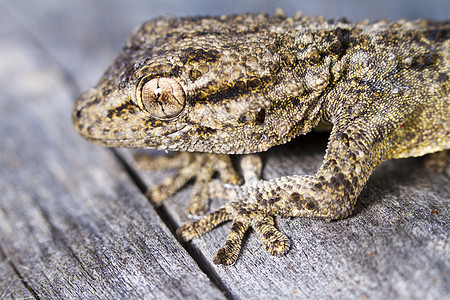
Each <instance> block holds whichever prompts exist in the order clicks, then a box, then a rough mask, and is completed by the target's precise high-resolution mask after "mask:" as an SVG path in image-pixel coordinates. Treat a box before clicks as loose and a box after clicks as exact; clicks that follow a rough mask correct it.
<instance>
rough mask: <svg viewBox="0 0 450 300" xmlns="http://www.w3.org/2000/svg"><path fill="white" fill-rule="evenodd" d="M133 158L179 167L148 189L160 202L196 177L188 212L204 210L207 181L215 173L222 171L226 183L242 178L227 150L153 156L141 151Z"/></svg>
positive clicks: (147, 165) (153, 166) (149, 165)
mask: <svg viewBox="0 0 450 300" xmlns="http://www.w3.org/2000/svg"><path fill="white" fill-rule="evenodd" d="M134 158H135V160H136V163H137V164H138V166H139V167H141V168H142V169H146V170H163V169H172V168H179V170H178V172H177V173H175V175H173V176H172V177H169V178H167V179H165V180H163V181H162V182H161V183H160V184H159V185H157V186H154V187H151V188H149V189H148V190H147V191H146V193H145V194H146V196H147V197H148V198H149V199H150V200H151V201H152V202H153V203H154V204H157V205H159V204H161V203H162V202H163V201H164V200H165V199H166V198H167V197H169V196H171V195H173V194H175V193H176V192H177V191H178V190H179V189H181V188H182V187H183V186H184V185H185V184H186V182H188V181H189V180H191V179H193V178H196V180H195V185H194V192H193V195H192V197H191V202H190V205H189V207H188V212H189V213H190V214H192V215H201V214H204V212H205V210H206V201H207V199H208V198H209V193H208V184H209V182H210V181H211V180H212V179H213V176H214V174H215V173H219V175H220V178H221V179H222V181H223V182H225V183H229V184H240V183H241V182H242V180H241V178H240V176H239V174H238V173H237V172H236V170H235V169H234V167H233V164H232V161H231V158H230V156H228V155H225V154H209V153H188V152H180V153H177V154H175V155H173V156H170V157H168V156H157V157H152V156H150V155H147V154H142V153H139V154H137V155H135V156H134Z"/></svg>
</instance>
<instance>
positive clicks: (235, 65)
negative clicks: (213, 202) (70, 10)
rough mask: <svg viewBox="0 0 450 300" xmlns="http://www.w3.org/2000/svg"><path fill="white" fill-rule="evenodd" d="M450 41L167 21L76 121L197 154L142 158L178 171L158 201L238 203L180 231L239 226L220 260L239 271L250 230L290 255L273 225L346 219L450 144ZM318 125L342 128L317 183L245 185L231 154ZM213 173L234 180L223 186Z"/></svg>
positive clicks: (112, 142)
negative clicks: (402, 162) (414, 161)
mask: <svg viewBox="0 0 450 300" xmlns="http://www.w3.org/2000/svg"><path fill="white" fill-rule="evenodd" d="M449 32H450V22H448V21H447V22H433V21H427V20H416V21H406V20H400V21H397V22H388V21H379V22H377V23H374V24H369V23H367V22H361V23H358V24H349V23H346V22H345V21H344V22H336V23H332V22H326V21H324V20H323V18H312V19H311V18H303V17H301V16H299V15H296V16H295V17H293V18H286V17H285V16H284V15H282V14H281V13H279V12H278V13H276V14H275V16H268V15H251V14H245V15H238V16H226V17H217V18H210V17H205V18H161V19H157V20H153V21H150V22H147V23H145V24H143V25H142V26H141V27H140V28H138V29H137V31H136V32H135V33H133V34H132V35H131V36H130V38H129V39H128V41H127V43H126V46H125V48H124V49H123V51H122V52H121V53H120V55H119V57H118V58H117V59H116V61H115V62H114V64H113V65H112V66H111V67H110V68H109V69H108V70H107V71H106V73H105V74H104V76H103V77H102V78H101V79H100V81H99V83H98V85H97V86H96V87H95V88H93V89H90V90H88V91H86V92H85V93H84V94H83V95H81V96H80V98H79V99H78V100H77V102H76V104H75V108H74V112H73V122H74V124H75V127H76V129H77V130H78V132H79V133H80V134H81V135H82V136H83V137H84V138H86V139H88V140H90V141H92V142H95V143H98V144H101V145H106V146H114V147H116V146H124V147H133V148H151V149H161V150H163V149H164V150H171V151H187V152H182V153H181V154H180V155H178V156H175V157H173V158H167V157H162V158H161V157H160V158H155V160H154V165H152V161H151V160H149V158H148V157H147V158H146V157H140V159H139V160H140V161H141V163H142V164H143V165H147V167H148V168H153V169H155V168H160V167H180V171H179V172H178V173H177V174H176V175H175V176H174V177H172V178H169V179H167V180H166V181H164V182H163V183H162V184H161V185H160V186H158V187H154V188H151V189H149V191H148V193H147V195H148V196H149V198H150V199H152V200H153V201H154V202H155V203H160V202H161V201H162V200H164V198H166V197H168V196H170V195H171V194H173V193H175V192H176V191H177V190H178V189H179V188H181V186H182V185H183V184H184V183H185V182H186V181H187V180H189V179H191V178H193V177H196V178H197V181H196V188H195V193H194V195H193V200H192V204H191V207H190V211H191V212H193V213H199V212H202V211H204V209H205V199H206V198H226V199H228V200H229V203H228V204H226V205H225V206H223V207H222V208H220V209H218V210H217V211H215V212H212V213H210V214H208V215H206V216H204V217H202V218H201V219H199V220H197V221H195V222H192V223H187V224H185V225H183V226H181V227H180V228H179V230H178V233H179V235H180V236H181V237H182V238H183V239H185V240H190V239H192V238H194V237H196V236H198V235H200V234H202V233H204V232H205V231H208V230H210V229H212V228H214V227H216V226H217V225H218V224H220V223H222V222H225V221H232V222H233V225H232V229H231V232H230V234H229V236H228V238H227V241H226V243H225V244H224V246H223V247H222V248H221V249H220V250H219V251H218V253H217V254H216V256H215V258H214V262H215V263H217V264H225V265H229V264H232V263H234V262H235V260H236V258H237V256H238V254H239V251H240V247H241V242H242V237H243V235H244V233H245V231H246V230H247V229H248V228H249V227H253V228H254V229H255V230H256V232H257V233H258V234H259V235H260V237H261V239H262V241H263V242H264V244H265V247H266V249H267V250H268V251H269V252H270V254H272V255H282V254H284V253H286V252H287V250H288V249H289V240H288V239H287V238H286V237H285V235H284V234H282V233H281V232H279V231H278V230H277V229H276V228H275V227H274V222H273V217H274V216H281V217H317V218H324V219H327V220H331V219H339V218H343V217H346V216H348V215H349V214H350V213H351V212H352V210H353V207H354V205H355V202H356V199H357V196H358V195H359V193H360V192H361V189H362V188H363V187H364V185H365V183H366V181H367V179H368V178H369V176H370V175H371V173H372V171H373V170H374V168H375V167H376V166H377V165H378V164H380V163H381V162H383V161H385V160H387V159H391V158H402V157H408V156H420V155H424V154H426V153H431V152H436V151H440V150H444V149H448V148H450V108H449V107H450V102H449V90H450V81H449V76H450V41H449ZM319 123H329V124H332V131H331V134H330V138H329V143H328V149H327V151H326V154H325V158H324V161H323V164H322V166H321V167H320V169H319V170H318V172H317V173H316V174H315V175H313V176H297V175H294V176H286V177H281V178H276V179H272V180H256V179H258V175H256V174H254V175H253V177H254V178H252V179H249V178H250V177H252V176H251V175H247V176H245V177H246V183H244V184H242V185H239V184H240V179H239V176H238V175H237V173H236V172H235V170H234V169H233V167H232V164H231V160H230V158H229V156H228V154H244V153H254V152H261V151H266V150H267V149H269V148H270V147H272V146H275V145H278V144H282V143H286V142H288V141H290V140H291V139H292V138H294V137H295V136H298V135H300V134H306V133H307V132H309V131H311V130H312V129H313V128H314V127H316V126H317V125H318V124H319ZM188 152H207V153H188ZM249 161H250V163H247V165H250V166H252V165H253V163H252V161H251V160H249ZM254 163H255V164H257V163H258V161H255V162H254ZM258 168H259V167H255V168H254V169H258ZM215 172H219V173H220V176H221V179H222V180H223V181H224V182H226V183H232V184H223V183H222V182H218V181H217V180H212V176H213V173H215ZM254 172H257V170H256V171H254ZM251 173H252V172H250V173H249V174H251Z"/></svg>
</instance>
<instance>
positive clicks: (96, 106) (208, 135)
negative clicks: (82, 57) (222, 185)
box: [73, 15, 328, 153]
mask: <svg viewBox="0 0 450 300" xmlns="http://www.w3.org/2000/svg"><path fill="white" fill-rule="evenodd" d="M236 18H237V17H236ZM248 18H253V19H252V20H250V19H245V18H244V19H245V20H244V19H242V18H241V19H236V20H229V19H224V20H223V19H212V18H207V19H206V18H205V19H201V18H200V19H190V20H189V19H163V20H157V21H152V22H148V23H146V24H144V25H143V26H141V28H139V29H138V31H136V33H135V34H133V35H132V36H131V37H130V38H129V40H128V41H127V44H126V47H125V49H124V50H123V51H122V53H121V54H120V55H119V57H118V58H117V60H116V61H115V63H114V64H113V65H112V66H111V67H110V68H109V69H108V70H107V72H106V73H105V75H104V76H103V77H102V79H101V80H100V82H99V83H98V85H97V87H96V88H94V89H90V90H88V91H87V92H85V93H84V94H82V95H81V96H80V98H79V99H78V100H77V102H76V104H75V109H74V113H73V120H74V124H75V127H76V128H77V130H78V131H79V132H80V134H81V135H82V136H84V137H85V138H87V139H88V140H91V141H93V142H97V143H100V144H103V145H107V146H124V147H140V148H151V149H168V150H187V151H200V152H217V153H248V152H258V151H265V150H267V149H268V148H270V147H271V146H273V145H276V144H280V143H283V142H286V141H288V140H289V139H290V138H292V137H293V136H295V135H296V134H298V132H299V131H301V130H298V126H297V128H295V127H296V124H298V123H299V122H301V120H302V118H303V119H304V118H306V117H310V116H309V114H312V113H313V112H312V111H311V107H313V106H314V105H313V104H314V103H315V100H314V99H315V98H317V95H318V94H319V93H320V92H321V91H322V90H323V88H324V87H325V85H326V83H327V82H326V81H327V77H324V76H325V75H324V74H322V73H320V72H317V70H316V69H314V70H315V73H314V72H312V71H308V70H307V69H305V68H304V67H302V68H297V67H296V65H299V60H301V57H300V56H298V53H296V56H294V53H293V52H292V51H293V50H292V51H291V52H289V51H288V50H289V49H291V48H292V49H293V47H298V41H295V40H294V38H291V37H289V36H280V35H277V34H275V33H274V32H272V31H273V30H272V29H271V28H270V22H269V24H268V22H267V20H266V22H264V20H259V21H258V20H257V17H256V16H251V15H249V16H248ZM230 24H233V25H230ZM280 38H281V39H284V40H283V41H282V43H281V42H280ZM283 49H284V50H283ZM286 49H287V50H286ZM285 50H286V51H285ZM305 52H306V50H305ZM308 55H309V57H310V56H311V53H309V54H308V53H306V54H305V56H308ZM313 55H314V53H313ZM299 57H300V58H299ZM305 61H307V60H306V59H305ZM308 62H309V61H308ZM311 70H313V69H311ZM299 74H300V75H299ZM326 75H328V74H326ZM305 78H306V79H305ZM312 102H314V103H312ZM307 121H308V120H306V121H305V124H306V123H307ZM305 127H307V126H306V125H305ZM308 130H309V129H308ZM304 131H305V130H304Z"/></svg>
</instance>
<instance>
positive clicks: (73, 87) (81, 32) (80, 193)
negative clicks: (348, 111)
mask: <svg viewBox="0 0 450 300" xmlns="http://www.w3.org/2000/svg"><path fill="white" fill-rule="evenodd" d="M93 3H94V2H90V1H77V2H74V3H71V4H67V3H64V2H61V1H56V0H55V1H9V2H4V3H1V4H0V41H1V44H0V134H1V137H2V139H1V142H0V153H1V157H0V299H2V298H7V299H8V298H15V299H17V298H41V299H47V298H66V299H68V298H97V297H98V298H103V299H106V298H150V299H151V298H158V299H159V298H167V299H169V298H171V299H174V298H178V299H181V298H182V299H185V298H204V299H222V298H241V299H259V298H270V299H274V298H299V299H312V298H336V299H339V298H347V299H349V298H350V299H351V298H354V299H361V298H365V297H368V298H371V299H388V298H390V299H394V298H395V299H421V298H423V299H438V298H439V299H441V298H445V297H448V296H449V295H450V280H449V278H450V277H449V271H450V240H449V235H450V222H449V221H450V220H449V216H450V213H449V208H448V204H449V195H450V184H449V183H450V182H449V179H448V178H446V177H445V176H443V175H436V174H432V173H430V172H428V171H427V170H426V169H425V168H424V167H423V165H422V161H421V159H406V160H398V161H389V162H387V163H385V164H383V165H382V166H380V167H379V168H378V169H377V170H376V172H375V173H374V175H373V176H372V177H371V179H370V181H369V183H368V185H367V186H366V188H365V189H364V190H363V192H362V194H361V196H360V198H359V201H358V205H357V207H356V211H355V213H354V214H353V216H351V217H350V218H347V219H345V220H341V221H337V222H330V223H328V222H324V221H317V220H308V219H292V220H284V219H277V226H278V228H280V230H282V231H283V232H284V233H286V234H287V235H288V236H289V237H290V239H291V242H292V247H291V249H290V251H289V253H288V254H287V255H286V256H284V257H282V258H275V257H271V256H270V255H268V254H267V253H266V252H265V250H264V247H263V246H262V245H261V243H260V242H259V241H258V239H257V237H256V234H255V233H254V232H250V233H249V234H247V239H246V241H245V244H244V247H243V251H242V253H241V255H240V256H239V260H238V262H237V263H236V264H235V265H233V266H231V267H223V266H214V265H212V264H211V263H210V261H211V258H212V256H213V255H214V253H215V251H216V250H217V249H218V248H219V247H220V246H221V243H223V241H224V240H225V237H226V235H227V232H228V230H229V227H230V224H225V225H224V226H221V227H219V228H218V229H216V230H214V231H212V232H210V233H208V234H205V235H204V236H202V237H199V238H196V239H194V241H193V242H191V243H188V244H185V245H181V244H179V243H178V242H177V240H176V239H175V238H174V236H173V230H174V228H176V227H177V226H178V225H179V224H180V223H181V222H184V221H187V220H189V218H188V216H187V215H186V213H185V208H186V206H187V200H188V198H189V195H190V192H191V189H190V188H189V187H187V188H185V189H183V191H182V192H181V193H179V194H177V195H176V196H174V197H173V198H171V199H169V200H168V201H167V202H166V203H165V204H164V206H163V207H162V208H161V209H158V210H155V209H154V208H153V207H152V206H151V205H150V204H149V202H148V201H147V200H146V199H145V197H143V195H142V192H141V191H140V189H139V184H137V183H136V178H132V176H130V174H129V172H127V170H126V167H124V166H123V165H122V162H121V160H122V159H123V160H124V161H125V162H126V164H127V165H128V167H129V168H130V169H131V170H132V172H136V174H137V176H139V177H140V179H141V180H142V181H143V182H144V183H145V184H146V185H153V184H155V183H157V182H158V181H159V180H161V178H163V177H164V176H167V175H168V174H169V173H170V172H153V173H146V172H142V171H140V170H136V168H135V165H134V163H133V161H132V159H131V153H132V151H130V150H120V151H118V152H117V153H118V155H119V157H121V158H120V159H119V158H118V157H117V156H116V155H114V153H113V152H112V151H110V150H108V149H104V148H101V147H98V146H95V145H91V144H89V143H87V142H85V141H83V140H82V139H81V138H80V137H78V136H77V134H76V133H75V131H74V130H73V129H72V125H71V120H70V113H71V109H72V103H73V99H74V98H75V97H76V96H77V94H78V93H80V92H81V89H84V88H87V87H89V86H91V85H92V84H93V83H95V80H97V79H98V77H99V76H100V75H101V73H102V72H103V70H104V69H105V68H106V66H107V65H108V64H109V63H110V62H111V61H112V59H113V58H114V56H115V53H116V52H117V51H118V49H119V46H120V45H121V44H122V43H123V41H124V39H125V37H126V35H127V34H128V32H129V31H130V30H131V28H132V27H134V26H136V25H137V24H139V23H140V22H141V21H143V20H145V19H146V18H147V17H152V16H154V15H156V14H163V13H167V11H164V10H158V7H157V6H155V5H156V4H151V3H150V4H149V3H148V1H147V2H145V1H142V2H139V1H132V2H127V3H129V6H125V5H124V4H123V3H119V2H116V1H103V2H102V1H96V2H95V4H93ZM152 5H153V6H152ZM180 5H181V4H180ZM177 7H178V6H177ZM180 7H181V6H180ZM106 8H108V10H106V11H105V9H106ZM144 8H146V9H147V11H149V13H148V14H147V13H146V12H145V9H144ZM163 8H164V7H163ZM163 8H161V9H163ZM166 8H167V7H166ZM178 8H179V7H178ZM190 9H191V10H189V9H187V10H183V12H185V13H191V14H195V13H196V12H198V13H202V14H205V13H207V12H205V11H203V10H201V9H198V10H197V11H196V10H195V8H190ZM243 9H245V8H243ZM267 9H269V8H267ZM246 10H248V9H246ZM119 12H120V13H119ZM173 12H176V11H173ZM225 12H229V11H225ZM235 12H239V11H238V10H235ZM212 13H217V12H212ZM178 14H180V13H178ZM133 16H135V17H133ZM364 17H366V16H364ZM80 87H81V88H80ZM325 147H326V135H323V134H316V135H313V136H306V137H302V138H300V139H298V140H297V141H296V142H295V143H292V144H289V145H286V146H282V147H276V148H274V149H272V150H271V151H269V152H268V153H266V154H264V155H263V158H264V161H265V169H264V173H263V176H264V178H266V179H269V178H273V177H278V176H281V175H289V174H312V173H314V172H315V171H316V169H317V167H318V166H319V165H320V163H321V160H322V156H323V153H324V151H325ZM141 188H142V187H141ZM220 204H221V202H220V201H212V202H211V208H214V207H217V206H219V205H220ZM166 224H167V225H169V227H170V228H171V229H170V230H169V229H168V228H167V225H166ZM184 247H185V248H186V249H187V250H188V251H186V249H185V248H184ZM199 266H200V267H199Z"/></svg>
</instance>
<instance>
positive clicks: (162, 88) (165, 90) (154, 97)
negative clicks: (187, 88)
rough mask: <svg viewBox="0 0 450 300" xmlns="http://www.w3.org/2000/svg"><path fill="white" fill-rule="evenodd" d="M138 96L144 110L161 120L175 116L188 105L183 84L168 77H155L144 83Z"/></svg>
mask: <svg viewBox="0 0 450 300" xmlns="http://www.w3.org/2000/svg"><path fill="white" fill-rule="evenodd" d="M137 98H138V100H139V101H138V102H139V104H141V108H142V109H143V110H145V111H146V112H148V113H149V114H150V115H151V116H152V117H154V118H156V119H161V120H168V119H173V118H175V117H176V116H178V115H179V114H180V113H181V112H182V111H183V109H184V107H185V105H186V95H185V93H184V89H183V87H182V86H181V84H180V83H179V82H178V81H177V80H175V79H173V78H167V77H158V78H153V79H150V80H149V81H147V82H146V83H144V84H143V85H142V89H141V90H140V94H139V95H137Z"/></svg>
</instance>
